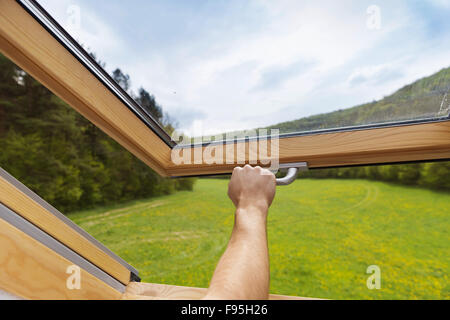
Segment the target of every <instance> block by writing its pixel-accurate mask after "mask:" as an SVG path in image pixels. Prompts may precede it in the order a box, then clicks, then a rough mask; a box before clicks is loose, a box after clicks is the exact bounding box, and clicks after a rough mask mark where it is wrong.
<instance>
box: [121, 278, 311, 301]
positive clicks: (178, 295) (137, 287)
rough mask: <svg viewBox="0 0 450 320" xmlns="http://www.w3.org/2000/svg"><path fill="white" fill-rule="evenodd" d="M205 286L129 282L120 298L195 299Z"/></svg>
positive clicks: (270, 297)
mask: <svg viewBox="0 0 450 320" xmlns="http://www.w3.org/2000/svg"><path fill="white" fill-rule="evenodd" d="M206 290H207V289H206V288H195V287H183V286H174V285H167V284H157V283H144V282H130V283H129V284H128V286H127V289H126V292H125V293H124V294H123V296H122V299H125V300H197V299H202V298H203V297H204V296H205V295H206ZM269 300H316V299H315V298H305V297H295V296H284V295H278V294H270V295H269Z"/></svg>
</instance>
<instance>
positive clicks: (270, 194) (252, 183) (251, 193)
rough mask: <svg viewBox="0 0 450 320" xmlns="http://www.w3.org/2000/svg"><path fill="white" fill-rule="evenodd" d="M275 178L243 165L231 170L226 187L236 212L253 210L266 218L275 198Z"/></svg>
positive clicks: (267, 171) (270, 174) (263, 170)
mask: <svg viewBox="0 0 450 320" xmlns="http://www.w3.org/2000/svg"><path fill="white" fill-rule="evenodd" d="M275 187H276V182H275V176H274V174H273V173H272V172H270V171H269V170H267V169H263V168H261V167H259V166H256V167H251V166H250V165H248V164H247V165H245V166H244V167H243V168H242V167H236V168H234V170H233V174H232V176H231V180H230V183H229V185H228V196H229V197H230V199H231V201H233V203H234V205H235V206H236V209H237V210H242V209H244V210H245V209H248V208H251V207H252V208H255V209H258V210H257V211H258V212H260V213H262V214H264V215H265V216H267V209H268V208H269V207H270V205H271V204H272V201H273V198H274V196H275Z"/></svg>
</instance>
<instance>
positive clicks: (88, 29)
mask: <svg viewBox="0 0 450 320" xmlns="http://www.w3.org/2000/svg"><path fill="white" fill-rule="evenodd" d="M38 2H39V3H40V4H41V5H42V6H43V7H44V8H45V9H46V10H47V11H49V13H50V14H51V15H52V16H53V17H54V18H55V19H56V20H57V21H58V22H59V23H60V24H61V25H62V26H63V27H64V28H65V29H66V30H67V31H69V33H70V34H71V35H72V36H73V37H74V38H75V39H76V40H78V41H79V42H80V43H82V44H83V45H84V46H85V48H88V49H89V50H90V51H92V52H95V53H96V55H97V57H98V58H99V59H101V60H102V61H104V62H105V63H106V67H105V68H106V70H107V71H108V72H111V71H112V70H114V69H115V68H116V67H120V68H121V69H122V71H123V72H125V73H127V74H129V75H130V78H131V88H132V90H133V91H134V92H137V91H138V89H139V88H140V87H144V88H145V89H146V90H148V91H149V92H150V93H151V94H153V95H154V96H155V98H156V101H157V102H158V103H159V104H160V105H161V106H162V108H163V110H164V111H165V112H168V113H169V115H170V116H171V118H173V119H175V120H176V121H177V123H178V129H179V130H180V131H183V132H185V133H187V134H189V135H199V134H201V135H209V134H215V133H222V132H227V131H234V130H243V129H253V128H257V127H265V126H269V125H273V124H276V123H279V122H283V121H290V120H294V119H298V118H302V117H305V116H309V115H314V114H319V113H325V112H330V111H334V110H337V109H343V108H348V107H352V106H354V105H358V104H361V103H365V102H370V101H373V100H378V99H381V98H383V97H384V96H386V95H389V94H391V93H393V92H394V91H396V90H397V89H399V88H401V87H402V86H404V85H406V84H408V83H411V82H413V81H415V80H417V79H419V78H421V77H424V76H428V75H431V74H433V73H435V72H437V71H439V70H440V69H442V68H444V67H449V66H450V19H449V17H450V0H408V1H402V0H396V1H364V0H358V1H346V0H342V1H333V0H329V1H327V0H320V1H298V0H297V1H288V0H277V1H268V0H267V1H266V0H249V1H244V0H239V1H237V0H214V1H203V0H196V1H185V0H173V1H171V0H160V1H150V0H128V1H119V0H116V1H111V0H108V1H106V0H95V1H93V0H79V1H77V0H39V1H38Z"/></svg>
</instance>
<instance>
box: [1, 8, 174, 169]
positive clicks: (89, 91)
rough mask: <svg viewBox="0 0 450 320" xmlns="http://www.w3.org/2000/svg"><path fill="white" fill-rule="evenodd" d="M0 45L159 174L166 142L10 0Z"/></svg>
mask: <svg viewBox="0 0 450 320" xmlns="http://www.w3.org/2000/svg"><path fill="white" fill-rule="evenodd" d="M0 50H1V52H2V53H3V54H4V55H6V56H7V57H8V58H9V59H11V60H12V61H13V62H15V63H16V64H17V65H18V66H19V67H21V68H22V69H23V70H25V71H26V72H28V73H29V74H31V75H32V76H33V77H34V78H35V79H36V80H38V81H39V82H41V83H42V84H43V85H45V86H46V87H47V88H48V89H49V90H51V91H52V92H53V93H55V94H56V95H57V96H59V97H60V98H61V99H63V100H64V101H66V102H67V103H68V104H69V105H70V106H72V107H73V108H74V109H75V110H77V111H78V112H79V113H81V114H82V115H83V116H85V117H86V118H87V119H89V120H90V121H91V122H92V123H94V124H95V125H96V126H97V127H99V128H100V129H102V130H103V131H104V132H105V133H106V134H108V135H109V136H111V137H112V138H113V139H115V140H116V141H117V142H119V143H120V144H122V145H123V146H124V147H125V148H126V149H128V150H129V151H130V152H131V153H133V154H134V155H135V156H136V157H138V158H140V159H141V160H142V161H144V162H145V163H146V164H147V165H148V166H150V167H151V168H153V169H154V170H155V171H157V172H158V173H159V174H160V175H163V176H164V175H165V170H164V166H165V164H166V163H167V162H168V161H169V160H170V148H169V146H167V145H166V144H165V143H164V142H163V141H162V140H161V139H160V138H159V137H158V136H157V135H156V134H155V133H154V132H153V131H152V130H151V129H149V128H148V127H147V126H146V125H145V124H144V123H143V122H142V121H140V120H139V119H138V118H137V117H136V116H135V115H134V114H133V113H132V112H131V111H130V110H129V109H128V108H127V107H125V105H123V104H122V102H121V101H120V100H119V99H118V98H117V97H115V96H114V95H113V94H112V93H111V92H110V91H109V90H107V89H106V88H105V86H104V85H103V84H102V83H101V82H100V81H99V80H98V79H97V78H96V77H95V76H94V75H92V74H91V73H90V72H89V71H88V70H87V69H86V68H85V67H84V66H83V65H82V64H81V63H80V62H79V61H78V60H77V59H76V58H75V57H73V56H72V55H71V54H70V53H69V51H67V50H66V49H65V48H64V47H63V46H62V45H61V44H60V43H59V42H58V41H57V40H56V39H54V38H53V37H52V36H51V35H50V34H49V33H48V32H47V31H46V30H45V29H44V28H43V27H42V26H41V25H40V24H39V23H38V22H37V21H36V20H34V18H33V17H32V16H30V15H29V14H28V13H27V12H26V11H25V10H24V9H23V8H22V7H21V6H20V5H19V4H18V3H17V2H16V1H14V0H2V1H1V2H0Z"/></svg>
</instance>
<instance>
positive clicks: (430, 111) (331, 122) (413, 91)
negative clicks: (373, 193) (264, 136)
mask: <svg viewBox="0 0 450 320" xmlns="http://www.w3.org/2000/svg"><path fill="white" fill-rule="evenodd" d="M449 90H450V67H448V68H445V69H442V70H441V71H439V72H437V73H435V74H433V75H431V76H429V77H425V78H422V79H419V80H417V81H415V82H414V83H412V84H409V85H406V86H404V87H403V88H401V89H400V90H398V91H396V92H395V93H393V94H391V95H389V96H386V97H384V98H383V99H381V100H379V101H373V102H370V103H365V104H362V105H358V106H355V107H352V108H348V109H343V110H337V111H334V112H330V113H324V114H318V115H314V116H310V117H306V118H301V119H297V120H293V121H287V122H282V123H278V124H275V125H272V126H270V127H269V128H278V129H280V133H289V132H299V131H300V132H301V131H311V130H320V129H330V128H341V127H347V126H355V125H364V124H373V123H384V122H390V121H401V120H413V119H419V118H438V117H442V116H446V115H448V113H449V107H450V104H449V103H448V101H449V100H450V98H447V102H446V103H445V104H443V103H442V101H443V99H444V97H446V94H448V92H449Z"/></svg>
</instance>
